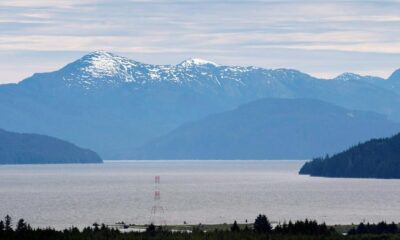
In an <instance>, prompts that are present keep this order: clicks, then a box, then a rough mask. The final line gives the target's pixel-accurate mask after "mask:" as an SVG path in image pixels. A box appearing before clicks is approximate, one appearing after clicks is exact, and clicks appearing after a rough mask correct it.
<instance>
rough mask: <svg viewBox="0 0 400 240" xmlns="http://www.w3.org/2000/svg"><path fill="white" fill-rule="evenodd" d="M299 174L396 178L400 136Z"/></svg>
mask: <svg viewBox="0 0 400 240" xmlns="http://www.w3.org/2000/svg"><path fill="white" fill-rule="evenodd" d="M300 174H308V175H311V176H323V177H346V178H349V177H350V178H400V134H397V135H395V136H393V137H391V138H381V139H373V140H370V141H367V142H365V143H362V144H359V145H357V146H354V147H352V148H350V149H348V150H346V151H344V152H341V153H338V154H335V155H333V156H332V157H329V156H327V157H325V158H316V159H313V160H312V161H310V162H307V163H306V164H304V166H303V167H302V168H301V170H300Z"/></svg>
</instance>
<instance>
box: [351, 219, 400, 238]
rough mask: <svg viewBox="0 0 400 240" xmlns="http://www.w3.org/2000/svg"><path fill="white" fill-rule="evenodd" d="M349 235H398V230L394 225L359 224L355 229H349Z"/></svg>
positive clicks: (383, 223) (399, 232)
mask: <svg viewBox="0 0 400 240" xmlns="http://www.w3.org/2000/svg"><path fill="white" fill-rule="evenodd" d="M348 234H349V235H355V234H400V231H399V228H398V226H397V225H396V224H395V223H390V224H387V223H385V222H380V223H378V224H370V223H367V224H364V223H360V224H359V225H358V226H357V227H355V228H352V229H350V231H349V232H348Z"/></svg>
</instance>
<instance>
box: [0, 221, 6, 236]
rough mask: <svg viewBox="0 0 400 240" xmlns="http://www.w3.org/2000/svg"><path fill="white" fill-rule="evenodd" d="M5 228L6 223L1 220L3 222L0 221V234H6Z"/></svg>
mask: <svg viewBox="0 0 400 240" xmlns="http://www.w3.org/2000/svg"><path fill="white" fill-rule="evenodd" d="M4 228H5V226H4V222H3V220H1V221H0V234H1V233H2V232H4Z"/></svg>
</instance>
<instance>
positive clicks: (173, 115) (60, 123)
mask: <svg viewBox="0 0 400 240" xmlns="http://www.w3.org/2000/svg"><path fill="white" fill-rule="evenodd" d="M363 79H364V78H363V77H357V78H354V77H352V78H350V77H348V78H346V79H345V80H344V79H336V80H321V79H316V78H314V77H311V76H309V75H307V74H304V73H301V72H299V71H296V70H290V69H275V70H271V69H263V68H256V67H238V66H236V67H235V66H220V65H217V64H215V63H212V62H209V61H205V60H201V59H189V60H186V61H184V62H182V63H180V64H177V65H174V66H173V65H162V66H160V65H150V64H143V63H139V62H136V61H133V60H130V59H127V58H124V57H120V56H116V55H114V54H111V53H107V52H94V53H91V54H88V55H85V56H83V57H82V58H81V59H78V60H76V61H75V62H72V63H70V64H68V65H66V66H65V67H64V68H62V69H60V70H58V71H55V72H50V73H38V74H34V75H33V76H32V77H30V78H27V79H25V80H23V81H22V82H20V83H18V84H7V85H0V112H1V113H2V117H1V118H0V127H2V128H5V129H9V130H13V131H17V132H35V133H41V134H47V135H50V136H56V137H60V138H62V139H66V140H68V141H71V142H74V143H76V144H78V145H80V146H84V147H88V148H90V149H94V150H96V151H97V152H99V153H100V154H101V155H102V156H103V157H104V158H108V159H117V158H118V159H121V158H122V159H123V158H130V157H131V155H130V152H131V151H132V149H133V148H135V147H138V146H141V145H143V144H145V143H146V142H148V141H150V140H152V139H154V138H155V137H159V136H162V135H163V134H166V133H167V132H169V131H171V130H173V129H174V128H176V127H178V126H180V125H181V124H183V123H186V122H189V121H194V120H198V119H201V118H203V117H205V116H207V115H209V114H212V113H217V112H221V111H226V110H231V109H234V108H235V107H237V106H239V105H240V104H243V103H246V102H249V101H252V100H256V99H259V98H263V97H276V98H316V99H321V100H325V101H328V102H332V103H335V104H337V105H340V106H344V107H346V108H349V109H360V110H369V111H375V112H379V113H383V114H386V115H387V116H388V117H389V118H390V119H392V120H399V121H400V109H399V108H398V106H399V105H400V96H399V95H398V93H399V92H400V91H397V88H389V87H385V86H381V83H382V82H386V81H385V80H377V79H373V80H371V81H363Z"/></svg>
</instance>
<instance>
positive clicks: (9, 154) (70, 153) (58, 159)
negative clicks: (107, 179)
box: [0, 129, 103, 165]
mask: <svg viewBox="0 0 400 240" xmlns="http://www.w3.org/2000/svg"><path fill="white" fill-rule="evenodd" d="M102 162H103V161H102V159H101V158H100V157H99V156H98V155H97V154H96V153H95V152H93V151H91V150H88V149H83V148H80V147H78V146H76V145H74V144H72V143H69V142H66V141H63V140H61V139H57V138H53V137H49V136H45V135H39V134H31V133H15V132H9V131H5V130H3V129H0V165H1V164H49V163H51V164H61V163H102Z"/></svg>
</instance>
